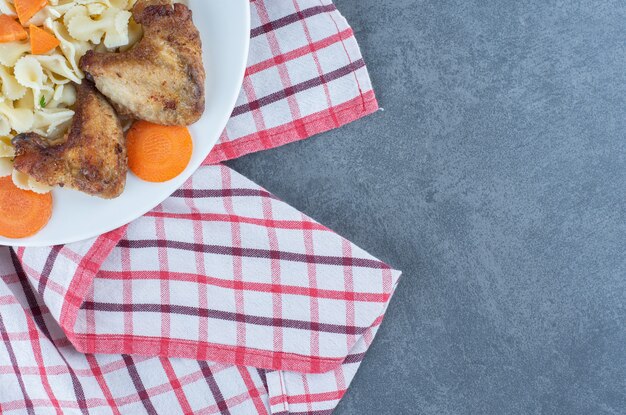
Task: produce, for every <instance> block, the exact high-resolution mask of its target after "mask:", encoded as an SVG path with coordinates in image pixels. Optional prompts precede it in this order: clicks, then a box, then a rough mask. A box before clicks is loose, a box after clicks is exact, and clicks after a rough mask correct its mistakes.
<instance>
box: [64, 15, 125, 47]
mask: <svg viewBox="0 0 626 415" xmlns="http://www.w3.org/2000/svg"><path fill="white" fill-rule="evenodd" d="M131 16H132V14H131V12H129V11H128V10H121V9H118V8H116V7H110V8H108V9H106V10H105V11H104V12H103V13H102V14H101V15H100V18H99V19H97V20H96V19H93V18H92V16H91V15H90V14H89V10H88V8H87V7H86V6H76V7H74V8H73V9H71V10H70V11H68V12H67V13H66V14H65V16H64V18H63V21H64V22H65V25H66V27H67V30H68V32H69V34H70V36H72V37H73V38H74V39H77V40H82V41H89V42H91V43H93V44H95V45H98V44H100V42H102V38H103V37H104V45H105V46H106V47H107V48H108V49H114V48H118V47H120V46H123V45H127V44H128V41H129V37H128V23H129V21H130V18H131Z"/></svg>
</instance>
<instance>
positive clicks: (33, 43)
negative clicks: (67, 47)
mask: <svg viewBox="0 0 626 415" xmlns="http://www.w3.org/2000/svg"><path fill="white" fill-rule="evenodd" d="M60 44H61V42H59V39H57V38H56V36H54V35H52V34H50V33H48V32H46V31H45V30H43V29H40V28H38V27H37V26H35V25H30V49H31V52H32V53H33V54H35V55H43V54H44V53H48V52H50V51H51V50H52V49H54V48H56V47H57V46H59V45H60Z"/></svg>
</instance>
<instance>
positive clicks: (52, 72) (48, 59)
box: [34, 55, 81, 84]
mask: <svg viewBox="0 0 626 415" xmlns="http://www.w3.org/2000/svg"><path fill="white" fill-rule="evenodd" d="M34 58H35V59H37V61H38V62H39V63H40V64H41V67H42V68H43V69H44V70H45V71H46V75H47V76H48V78H49V79H51V80H52V82H54V83H55V84H66V83H68V82H70V81H72V82H74V83H77V84H79V83H80V82H81V79H80V78H79V77H78V76H76V74H75V73H74V71H72V68H70V66H69V65H68V63H67V60H66V59H65V58H64V57H63V56H59V55H37V56H35V57H34Z"/></svg>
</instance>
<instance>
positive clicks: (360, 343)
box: [0, 0, 399, 414]
mask: <svg viewBox="0 0 626 415" xmlns="http://www.w3.org/2000/svg"><path fill="white" fill-rule="evenodd" d="M252 12H253V14H252V17H253V29H252V44H251V55H250V62H249V68H248V72H247V76H246V78H245V81H244V86H243V90H242V94H241V97H240V99H239V102H238V103H237V106H236V108H235V110H234V113H233V117H232V119H231V121H230V123H229V125H228V127H227V128H226V131H225V132H224V135H223V136H222V138H221V140H220V142H219V144H218V145H217V147H216V148H215V151H214V152H212V154H211V155H210V156H209V159H208V160H207V163H206V166H204V167H202V168H201V169H200V170H198V172H196V173H195V174H194V175H193V176H192V177H191V178H190V180H189V181H187V183H186V184H185V185H184V186H183V187H182V188H181V189H180V190H178V191H176V192H175V193H174V194H173V195H172V196H171V197H170V198H169V199H168V200H166V201H165V202H164V203H163V204H161V205H160V206H159V207H157V208H156V209H154V210H153V211H152V212H150V213H148V214H146V215H145V216H144V217H142V218H139V219H138V220H136V221H134V222H133V223H131V224H130V225H128V226H126V227H124V228H122V229H118V230H116V231H113V232H110V233H108V234H105V235H102V236H100V237H98V238H95V239H91V240H87V241H83V242H80V243H75V244H70V245H65V246H55V247H50V248H17V249H13V250H9V249H3V250H0V337H1V338H2V342H1V343H0V344H2V345H0V413H9V414H12V413H15V414H22V413H29V414H39V413H57V414H61V413H63V414H65V413H85V414H86V413H90V414H109V413H113V414H127V413H128V414H140V413H151V414H156V413H158V414H178V413H186V414H191V413H194V414H195V413H198V414H213V413H222V414H255V413H261V414H267V413H271V414H303V413H311V414H312V413H315V414H325V413H330V412H331V411H332V410H333V409H334V408H335V406H336V405H337V403H338V402H339V400H340V399H341V397H342V396H343V394H344V393H345V391H346V389H347V388H348V386H349V384H350V381H351V380H352V378H353V377H354V375H355V373H356V370H357V368H358V366H359V364H360V362H361V361H362V359H363V356H364V353H365V352H366V350H367V348H368V346H369V345H370V343H371V341H372V340H373V337H374V335H375V333H376V330H377V329H378V327H379V325H380V323H381V321H382V318H383V315H384V313H385V310H386V307H387V304H388V302H389V300H390V297H391V295H392V294H393V291H394V288H395V286H396V283H397V281H398V278H399V272H397V271H394V270H392V269H391V268H390V267H389V266H387V265H386V264H384V263H383V262H381V261H379V260H377V259H375V258H373V257H371V256H370V255H368V254H367V253H365V252H364V251H362V250H361V249H359V248H358V247H356V246H354V245H353V244H351V243H350V242H348V241H347V240H345V239H343V238H341V237H340V236H338V235H337V234H335V233H333V232H332V231H330V230H329V229H327V228H325V227H324V226H322V225H320V224H318V223H317V222H315V221H313V220H311V219H310V218H308V217H307V216H305V215H303V214H302V213H300V212H298V211H296V210H295V209H293V208H291V207H289V206H288V205H287V204H285V203H284V202H281V201H280V200H278V199H276V198H275V197H274V196H272V195H271V194H269V193H268V192H267V191H265V190H264V189H262V188H260V187H259V186H257V185H255V184H254V183H252V182H250V181H249V180H247V179H246V178H244V177H242V176H241V175H239V174H237V173H236V172H234V171H232V170H231V169H229V168H228V167H226V166H224V165H221V164H215V163H216V162H219V161H222V160H225V159H227V158H233V157H237V156H240V155H242V154H246V153H248V152H251V151H257V150H262V149H266V148H271V147H274V146H277V145H281V144H284V143H287V142H290V141H294V140H298V139H302V138H306V137H309V136H310V135H313V134H315V133H318V132H321V131H325V130H328V129H331V128H335V127H338V126H340V125H342V124H344V123H346V122H349V121H352V120H355V119H357V118H360V117H362V116H364V115H366V114H368V113H371V112H372V111H374V110H376V108H377V104H376V100H375V98H374V94H373V92H372V90H371V85H370V82H369V79H368V76H367V72H366V70H365V67H364V64H363V61H362V59H361V56H360V53H359V50H358V46H357V44H356V42H355V40H354V37H353V34H352V31H351V29H350V28H349V26H348V25H347V23H346V22H345V20H344V19H343V18H342V17H341V15H340V14H339V13H338V12H337V10H336V9H335V7H334V6H333V4H332V3H331V2H330V1H325V0H265V1H261V0H257V1H253V2H252Z"/></svg>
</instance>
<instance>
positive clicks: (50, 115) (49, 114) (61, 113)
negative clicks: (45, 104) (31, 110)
mask: <svg viewBox="0 0 626 415" xmlns="http://www.w3.org/2000/svg"><path fill="white" fill-rule="evenodd" d="M73 116H74V111H72V110H69V109H67V108H43V109H40V110H37V111H35V115H34V121H33V127H32V128H33V131H34V132H36V133H37V134H39V135H42V136H45V137H48V138H51V139H54V138H60V136H61V135H62V134H63V132H64V131H65V129H66V128H65V127H68V126H69V124H70V123H71V121H72V117H73Z"/></svg>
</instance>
